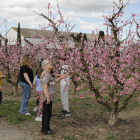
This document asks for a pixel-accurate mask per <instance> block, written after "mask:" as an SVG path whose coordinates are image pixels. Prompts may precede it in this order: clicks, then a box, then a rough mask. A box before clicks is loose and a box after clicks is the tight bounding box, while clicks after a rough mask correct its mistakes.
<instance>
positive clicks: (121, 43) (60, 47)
mask: <svg viewBox="0 0 140 140" xmlns="http://www.w3.org/2000/svg"><path fill="white" fill-rule="evenodd" d="M113 3H114V7H113V14H112V15H104V19H105V23H104V25H106V33H105V36H104V37H100V36H98V37H97V38H94V36H93V37H91V38H88V39H87V40H85V39H84V34H81V39H80V41H78V38H77V35H75V34H74V33H72V32H71V31H72V29H73V27H74V26H70V23H67V22H65V21H64V19H63V16H62V14H61V12H60V9H59V6H58V14H59V17H60V19H59V20H58V21H56V20H55V19H54V18H52V12H50V11H49V9H50V4H49V6H48V11H49V13H50V14H49V15H48V16H45V15H44V14H40V16H42V17H44V18H45V19H46V20H48V21H49V24H48V26H47V27H42V28H43V30H45V29H46V28H48V27H52V29H53V32H52V34H51V35H48V36H49V40H47V41H48V43H46V44H44V46H43V48H44V49H46V50H47V51H45V53H46V56H48V58H49V59H50V60H51V61H52V63H54V62H56V60H57V56H61V57H65V58H66V59H67V60H66V63H67V64H69V72H70V75H71V77H72V76H73V75H76V76H77V78H76V80H77V81H78V82H80V83H81V86H80V87H78V88H77V90H80V89H82V88H83V80H85V81H87V82H88V84H89V87H90V90H91V91H93V92H94V95H95V97H96V99H97V102H98V103H99V104H102V105H104V106H106V107H107V108H108V110H109V120H108V124H109V125H115V124H117V123H118V114H119V112H121V111H122V110H123V109H124V108H126V107H127V105H128V101H129V100H130V99H131V98H132V97H133V95H136V94H138V93H139V92H140V74H139V72H140V62H139V60H140V59H139V57H140V47H139V44H140V39H139V38H137V33H138V30H139V28H140V26H139V24H138V23H137V25H138V26H135V21H136V18H137V16H138V15H137V14H132V16H131V17H130V18H129V19H128V20H127V21H124V19H123V15H124V8H125V7H126V5H127V4H128V3H126V4H125V5H124V3H123V1H122V0H119V2H118V3H119V4H117V3H115V2H113ZM127 26H128V27H130V28H129V30H127V33H126V37H125V38H124V30H123V29H124V28H125V29H127V28H126V27H127ZM134 26H135V27H136V30H135V31H133V30H132V29H131V27H134ZM97 34H98V31H97ZM92 35H94V32H92ZM45 38H46V37H42V39H43V40H45ZM69 40H73V43H74V45H73V46H72V44H71V43H70V42H69ZM48 44H53V45H54V47H55V48H54V49H49V50H48V49H47V47H48ZM58 67H59V66H56V69H57V68H58ZM103 93H106V95H108V97H109V100H105V99H104V96H103ZM122 98H124V100H121V99H122ZM138 99H139V98H138Z"/></svg>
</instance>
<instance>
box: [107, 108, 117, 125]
mask: <svg viewBox="0 0 140 140" xmlns="http://www.w3.org/2000/svg"><path fill="white" fill-rule="evenodd" d="M118 114H119V113H118V111H115V110H114V109H113V110H111V111H110V112H109V120H108V124H109V125H116V124H117V123H118Z"/></svg>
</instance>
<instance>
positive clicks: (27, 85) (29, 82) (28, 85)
mask: <svg viewBox="0 0 140 140" xmlns="http://www.w3.org/2000/svg"><path fill="white" fill-rule="evenodd" d="M30 65H31V60H30V57H29V55H24V56H23V58H22V61H21V65H20V85H21V87H22V92H23V94H22V102H21V107H20V110H19V112H20V113H22V114H25V115H31V114H30V113H29V112H28V111H27V105H28V101H29V99H30V93H31V89H33V71H32V69H31V68H30Z"/></svg>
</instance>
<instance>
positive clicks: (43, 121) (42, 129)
mask: <svg viewBox="0 0 140 140" xmlns="http://www.w3.org/2000/svg"><path fill="white" fill-rule="evenodd" d="M45 109H46V101H45V102H43V114H42V128H41V132H44V126H45Z"/></svg>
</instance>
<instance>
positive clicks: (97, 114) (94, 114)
mask: <svg viewBox="0 0 140 140" xmlns="http://www.w3.org/2000/svg"><path fill="white" fill-rule="evenodd" d="M92 115H93V116H101V114H99V113H93V114H92Z"/></svg>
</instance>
